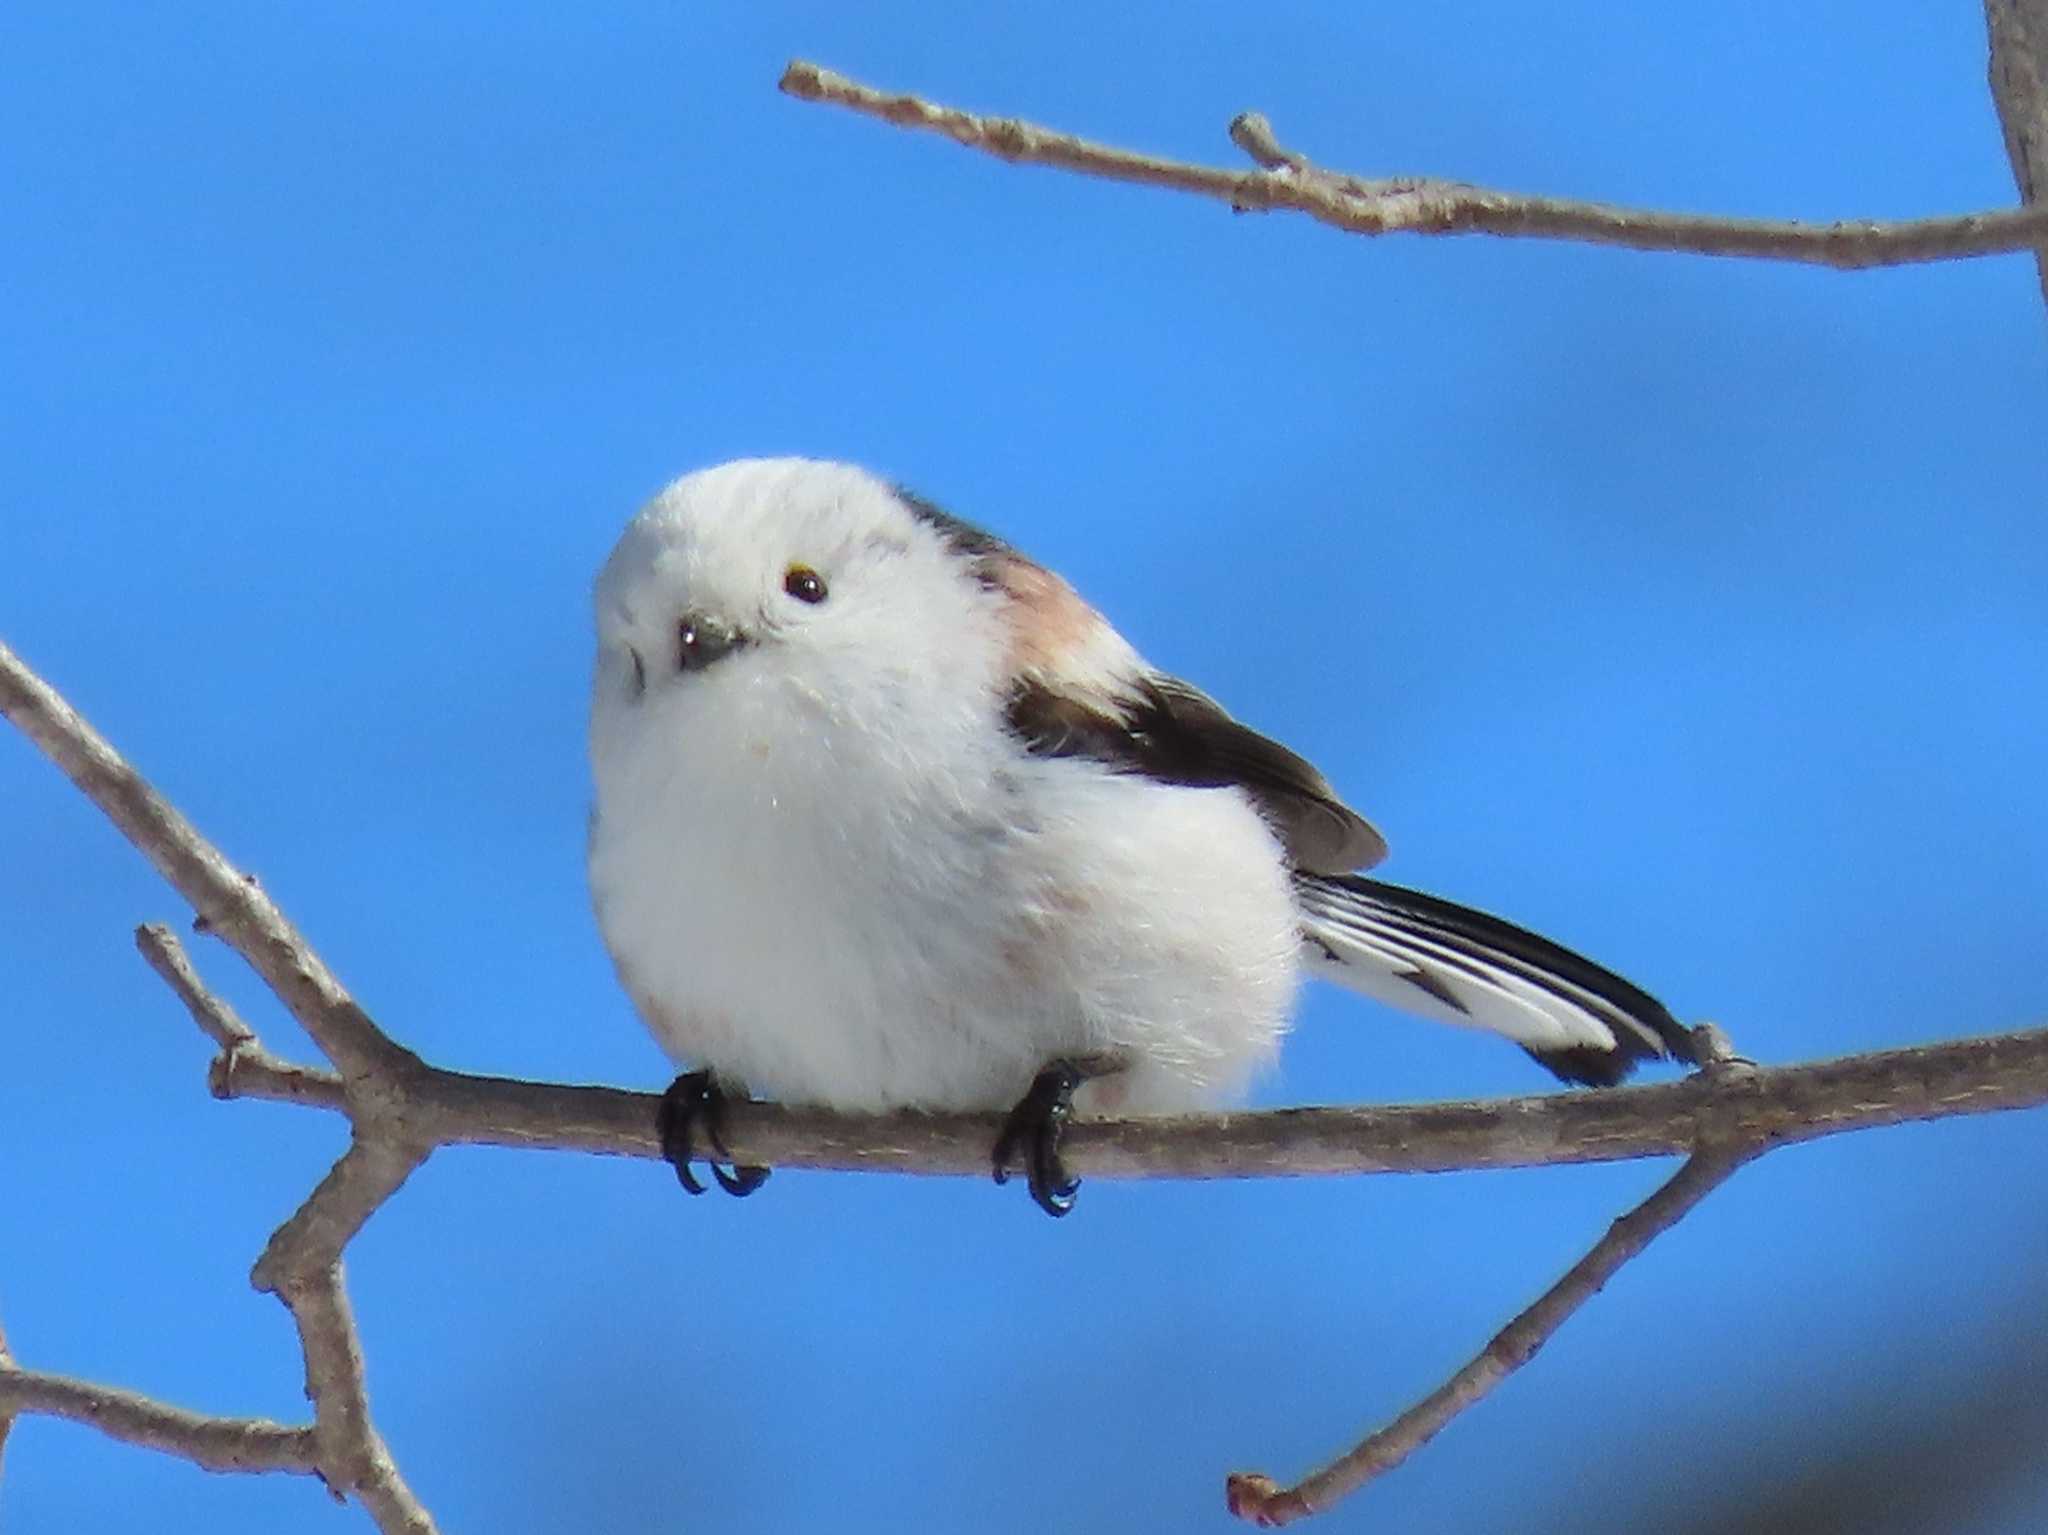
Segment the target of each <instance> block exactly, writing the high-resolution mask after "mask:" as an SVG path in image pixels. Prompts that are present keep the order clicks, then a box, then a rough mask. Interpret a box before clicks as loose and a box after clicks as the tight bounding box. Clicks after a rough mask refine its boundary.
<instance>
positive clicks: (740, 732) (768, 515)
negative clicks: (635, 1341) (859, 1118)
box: [590, 460, 1300, 1109]
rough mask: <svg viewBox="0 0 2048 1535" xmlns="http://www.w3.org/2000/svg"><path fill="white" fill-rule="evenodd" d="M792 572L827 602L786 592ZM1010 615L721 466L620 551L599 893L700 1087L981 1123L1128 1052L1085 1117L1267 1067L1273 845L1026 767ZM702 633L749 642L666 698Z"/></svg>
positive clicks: (1182, 808) (826, 507) (605, 725)
mask: <svg viewBox="0 0 2048 1535" xmlns="http://www.w3.org/2000/svg"><path fill="white" fill-rule="evenodd" d="M793 563H801V564H804V565H808V566H810V567H812V568H814V569H816V570H817V571H819V572H820V573H822V574H823V575H824V577H825V579H826V581H827V584H828V587H829V595H828V597H827V600H826V601H824V602H823V603H820V604H818V605H816V606H815V607H811V606H806V605H804V604H802V603H799V602H797V601H795V600H794V599H792V598H791V597H790V596H789V595H788V594H787V593H785V592H784V590H783V578H784V573H785V571H786V570H787V568H788V566H789V565H791V564H793ZM1001 601H1002V599H1001V597H1000V596H999V595H998V594H996V593H994V592H992V591H990V590H988V589H987V588H986V587H984V586H982V585H980V584H978V583H976V582H975V581H973V580H972V579H969V578H968V577H967V573H966V572H965V570H964V567H963V564H962V562H961V560H960V558H959V556H958V554H957V552H956V551H955V550H953V549H952V548H950V547H949V546H948V545H947V543H946V541H945V539H944V538H943V537H942V536H941V534H940V533H939V532H938V531H936V530H935V529H934V528H933V527H932V526H931V525H930V524H929V523H927V522H924V521H922V520H920V519H918V518H917V517H914V516H913V515H912V514H911V513H910V511H909V510H908V509H907V508H906V507H905V505H904V504H903V502H902V501H901V499H900V498H899V497H898V496H897V495H896V494H895V493H894V492H893V491H892V490H891V489H890V488H889V487H888V486H886V485H884V484H883V483H881V482H880V481H878V480H875V479H874V478H872V477H871V476H869V475H867V474H865V473H863V472H862V471H859V470H856V469H851V468H848V467H845V466H838V465H827V464H817V463H810V462H807V461H803V460H768V461H754V462H746V463H740V464H732V465H726V466H723V467H721V468H718V469H714V470H709V471H706V472H704V473H701V474H697V475H692V476H689V477H687V478H685V479H683V480H680V481H678V482H677V483H676V484H674V485H672V486H670V487H669V488H668V489H667V490H666V491H664V492H663V493H662V495H661V496H659V497H658V498H657V499H656V500H655V501H654V502H653V503H652V504H651V505H650V506H649V507H648V508H647V509H646V510H645V511H643V512H642V513H641V514H640V516H639V517H638V518H636V519H635V520H634V522H633V523H632V525H631V526H630V527H629V528H628V529H627V531H626V533H625V535H624V537H622V539H621V540H620V542H619V545H618V547H617V549H616V550H615V551H614V553H613V555H612V557H611V559H610V561H609V562H608V563H607V565H606V567H605V569H604V572H603V574H602V576H601V577H600V580H599V583H598V592H597V620H598V637H599V663H598V669H597V680H596V686H595V691H594V697H593V703H592V709H591V763H592V768H593V774H594V778H595V786H596V806H595V811H594V814H593V817H592V822H591V839H590V871H591V887H592V892H593V896H594V900H595V904H596V909H597V915H598V920H599V925H600V927H601V928H602V930H603V933H604V936H605V940H606V943H607V944H608V946H609V947H610V949H611V952H612V955H613V958H614V960H615V961H616V963H617V965H618V969H619V973H620V976H621V979H622V980H623V981H624V983H625V986H626V989H627V991H628V992H629V993H630V994H631V996H632V997H633V1000H634V1002H635V1003H636V1004H637V1005H638V1007H639V1009H640V1011H641V1013H642V1015H643V1016H644V1017H645V1019H646V1021H647V1023H648V1025H649V1027H650V1028H651V1029H652V1030H653V1031H654V1033H655V1035H656V1037H657V1038H658V1039H659V1040H660V1041H661V1042H662V1044H663V1045H664V1046H665V1047H666V1048H667V1049H668V1050H669V1051H670V1052H671V1053H672V1054H673V1055H674V1056H675V1057H676V1058H677V1059H678V1060H679V1061H682V1062H686V1063H689V1064H692V1065H704V1066H710V1067H712V1068H713V1069H715V1070H716V1071H718V1072H719V1073H720V1074H721V1076H723V1077H726V1078H728V1079H730V1080H733V1081H736V1082H740V1083H744V1084H745V1085H746V1086H748V1087H749V1088H751V1089H752V1090H754V1091H756V1092H760V1093H764V1094H767V1095H769V1096H773V1097H777V1098H782V1099H786V1100H790V1101H796V1102H813V1103H822V1104H830V1105H834V1106H837V1107H842V1108H860V1109H882V1108H887V1107H892V1106H896V1105H917V1106H922V1107H927V1108H958V1109H971V1108H972V1109H988V1108H999V1107H1007V1106H1008V1105H1010V1104H1011V1103H1013V1102H1015V1101H1016V1099H1017V1098H1018V1097H1019V1096H1020V1095H1021V1094H1022V1093H1023V1092H1024V1090H1025V1089H1026V1087H1028V1086H1029V1085H1030V1083H1031V1080H1032V1078H1033V1077H1034V1075H1036V1073H1037V1072H1038V1071H1040V1070H1041V1069H1042V1068H1043V1067H1044V1066H1045V1065H1046V1063H1047V1062H1048V1061H1049V1060H1050V1059H1053V1058H1055V1057H1058V1056H1063V1055H1065V1056H1072V1055H1081V1054H1102V1053H1115V1054H1118V1055H1121V1056H1122V1057H1123V1058H1125V1059H1126V1060H1127V1061H1128V1062H1129V1065H1130V1069H1129V1070H1128V1071H1127V1072H1125V1073H1123V1074H1121V1075H1119V1076H1117V1077H1114V1078H1110V1079H1106V1080H1105V1081H1103V1082H1100V1083H1091V1084H1090V1090H1092V1093H1093V1096H1094V1097H1095V1099H1096V1102H1097V1106H1101V1107H1107V1106H1111V1105H1116V1106H1121V1107H1128V1108H1138V1109H1158V1108H1171V1107H1177V1106H1183V1105H1188V1104H1193V1103H1196V1102H1200V1101H1203V1100H1205V1099H1208V1098H1211V1097H1214V1096H1216V1095H1219V1094H1222V1093H1227V1092H1229V1091H1232V1090H1235V1089H1237V1088H1239V1087H1240V1086H1242V1084H1243V1083H1244V1081H1245V1079H1246V1078H1247V1077H1248V1076H1249V1075H1250V1074H1251V1072H1253V1071H1254V1070H1255V1069H1257V1068H1258V1067H1259V1066H1260V1065H1261V1064H1263V1063H1264V1062H1266V1061H1267V1060H1269V1059H1270V1058H1271V1056H1272V1055H1273V1053H1274V1051H1275V1050H1276V1049H1277V1047H1278V1043H1279V1040H1280V1037H1281V1035H1282V1033H1283V1032H1284V1030H1285V1027H1286V1021H1287V1017H1288V1014H1289V1012H1290V1010H1291V1007H1292V1002H1293V994H1294V989H1295V984H1296V978H1297V975H1298V972H1299V954H1298V951H1299V943H1300V929H1299V918H1298V915H1297V913H1296V911H1295V908H1294V904H1293V900H1292V897H1291V894H1290V892H1289V889H1288V884H1287V876H1286V872H1285V865H1284V862H1283V859H1282V857H1281V855H1280V850H1279V847H1278V845H1277V843H1276V841H1275V839H1274V836H1273V834H1272V832H1271V831H1270V830H1269V829H1268V828H1267V826H1266V824H1265V823H1264V821H1263V820H1261V819H1260V817H1259V815H1258V814H1257V813H1256V811H1254V810H1253V809H1252V807H1251V805H1250V803H1249V801H1248V800H1247V799H1246V798H1245V797H1244V796H1243V795H1242V794H1240V793H1239V792H1237V791H1235V790H1228V789H1225V790H1217V789H1192V788H1181V787H1174V786H1169V785H1162V784H1159V783H1155V782H1153V781H1150V780H1147V779H1143V778H1137V777H1128V776H1119V775H1116V774H1113V773H1111V772H1109V771H1108V770H1107V769H1105V768H1103V767H1102V766H1101V765H1099V764H1095V763H1091V762H1088V761H1085V760H1083V759H1077V758H1040V757H1030V756H1026V755H1025V754H1024V753H1023V752H1022V751H1021V750H1020V749H1019V746H1018V743H1017V742H1016V740H1015V739H1014V737H1012V736H1011V735H1009V734H1008V732H1007V731H1006V730H1005V729H1004V728H1003V723H1002V712H1001V711H1002V705H1003V700H1004V697H1005V694H1006V689H1007V687H1008V685H1009V681H1010V679H1009V677H1008V676H1007V675H1006V674H1005V670H1004V668H1005V653H1006V643H1007V642H1006V636H1005V632H1004V628H1003V622H1002V614H1001V612H1000V610H999V607H998V604H999V603H1000V602H1001ZM686 611H697V612H712V613H716V614H717V615H718V616H720V617H721V618H723V619H725V620H727V621H729V622H731V623H733V624H736V625H738V626H739V627H740V628H741V629H743V630H745V631H746V632H748V633H749V634H750V635H753V636H755V640H754V643H752V644H750V645H748V646H746V647H744V648H742V649H741V650H738V651H735V652H734V653H732V654H730V655H728V656H727V657H725V658H724V659H721V660H719V661H717V662H715V663H714V664H712V665H711V666H710V667H708V668H706V669H704V670H702V671H699V672H692V673H688V674H679V673H678V672H677V671H676V667H675V644H676V640H675V631H676V625H677V622H678V620H679V618H680V616H681V615H682V614H683V613H684V612H686ZM1111 634H1112V638H1113V631H1112V632H1111ZM1116 643H1117V645H1119V646H1121V642H1120V641H1118V642H1116ZM1104 653H1105V652H1104V651H1103V650H1102V649H1101V648H1100V647H1097V648H1096V649H1095V650H1094V651H1093V654H1092V659H1099V658H1100V657H1101V656H1102V655H1103V654H1104ZM1121 653H1122V654H1123V655H1126V656H1130V652H1129V650H1128V647H1127V646H1123V647H1122V648H1121ZM636 657H637V664H636ZM1130 664H1133V665H1135V664H1137V663H1136V658H1135V656H1130ZM636 675H637V676H639V677H641V678H644V686H636ZM1086 1101H1087V1100H1086V1098H1085V1097H1084V1103H1085V1102H1086Z"/></svg>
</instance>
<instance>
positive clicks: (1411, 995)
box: [1294, 873, 1694, 1087]
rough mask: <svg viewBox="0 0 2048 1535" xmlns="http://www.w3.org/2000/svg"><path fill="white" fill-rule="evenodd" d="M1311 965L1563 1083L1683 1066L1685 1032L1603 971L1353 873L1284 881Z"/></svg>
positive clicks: (1689, 1051)
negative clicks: (1504, 1041)
mask: <svg viewBox="0 0 2048 1535" xmlns="http://www.w3.org/2000/svg"><path fill="white" fill-rule="evenodd" d="M1294 893H1295V899H1296V901H1297V902H1298V903H1299V905H1300V907H1301V913H1302V933H1303V936H1304V937H1306V938H1307V940H1308V942H1309V946H1310V954H1311V961H1310V963H1311V967H1312V968H1313V969H1314V970H1315V971H1316V973H1317V974H1319V975H1321V976H1323V977H1324V978H1325V979H1326V980H1330V981H1334V982H1336V983H1337V984H1338V985H1340V986H1343V987H1346V988H1347V989H1349V990H1351V991H1355V992H1358V993H1360V994H1361V995H1363V996H1368V997H1371V998H1373V999H1374V1000H1375V1001H1378V1002H1384V1003H1386V1004H1387V1005H1389V1006H1391V1007H1397V1008H1400V1009H1401V1010H1403V1011H1404V1012H1410V1013H1420V1014H1423V1015H1425V1016H1427V1017H1431V1018H1436V1019H1438V1020H1440V1021H1442V1022H1445V1023H1455V1024H1464V1025H1467V1026H1470V1027H1474V1028H1482V1029H1490V1030H1491V1031H1493V1032H1494V1033H1496V1034H1500V1035H1504V1036H1505V1037H1506V1038H1508V1039H1511V1040H1513V1041H1514V1042H1515V1043H1516V1044H1518V1045H1520V1046H1521V1047H1522V1048H1523V1049H1524V1050H1526V1051H1528V1052H1529V1054H1530V1055H1532V1056H1534V1057H1535V1058H1536V1060H1537V1061H1538V1062H1539V1063H1540V1064H1541V1065H1543V1066H1544V1067H1545V1068H1546V1069H1547V1070H1549V1071H1551V1072H1553V1073H1554V1074H1556V1075H1557V1076H1559V1077H1561V1078H1563V1079H1564V1080H1565V1081H1567V1082H1583V1083H1587V1084H1590V1085H1594V1086H1601V1087H1606V1086H1612V1085H1613V1084H1614V1083H1616V1082H1619V1081H1620V1080H1621V1079H1622V1078H1623V1077H1625V1076H1627V1075H1628V1074H1629V1072H1630V1071H1632V1070H1634V1068H1635V1066H1636V1064H1637V1063H1638V1062H1640V1061H1644V1060H1655V1059H1658V1058H1660V1057H1664V1056H1670V1057H1673V1058H1675V1059H1678V1060H1681V1061H1691V1060H1692V1059H1693V1056H1694V1049H1693V1041H1692V1033H1691V1031H1690V1030H1688V1029H1687V1028H1686V1027H1685V1026H1684V1025H1683V1024H1681V1023H1680V1022H1679V1021H1678V1020H1677V1019H1676V1018H1674V1017H1672V1016H1671V1014H1670V1012H1669V1011H1668V1010H1666V1008H1665V1007H1664V1005H1663V1004H1662V1003H1661V1002H1659V1001H1658V1000H1657V999H1656V998H1655V997H1652V996H1651V995H1650V994H1649V993H1648V992H1646V991H1644V990H1642V989H1641V988H1640V987H1637V986H1634V985H1631V984H1630V983H1629V982H1628V981H1625V980H1623V979H1622V978H1621V977H1620V976H1618V975H1616V974H1615V973H1614V972H1613V971H1611V970H1607V969H1603V968H1602V967H1601V966H1599V965H1596V964H1594V963H1593V962H1592V961H1591V960H1589V959H1586V958H1584V957H1583V956H1581V955H1578V954H1574V953H1573V952H1572V951H1571V950H1570V949H1567V948H1564V947H1562V946H1561V945H1559V944H1555V943H1552V942H1551V941H1550V940H1549V939H1547V938H1543V937H1540V936H1538V935H1537V934H1535V933H1532V932H1530V931H1528V930H1527V929H1526V928H1520V927H1516V926H1515V925H1514V924H1513V923H1511V922H1503V921H1502V920H1501V919H1500V918H1498V917H1492V916H1488V915H1487V914H1486V913H1484V912H1479V911H1473V910H1472V909H1470V908H1469V907H1464V906H1458V905H1455V904H1454V903H1452V902H1450V901H1445V900H1440V899H1438V898H1437V897H1436V896H1433V895H1424V894H1423V893H1422V892H1421V891H1419V890H1406V889H1403V888H1402V887H1400V886H1399V885H1387V884H1382V883H1381V882H1380V881H1378V880H1373V879H1366V878H1364V877H1363V876H1362V875H1357V874H1301V873H1297V874H1296V875H1295V876H1294Z"/></svg>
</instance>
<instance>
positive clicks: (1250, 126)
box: [1230, 112, 1309, 171]
mask: <svg viewBox="0 0 2048 1535" xmlns="http://www.w3.org/2000/svg"><path fill="white" fill-rule="evenodd" d="M1230 142H1231V143H1233V144H1235V145H1236V146H1237V147H1238V148H1239V149H1242V150H1243V151H1244V152H1245V153H1246V154H1248V155H1250V156H1251V157H1252V159H1254V160H1255V161H1257V162H1258V164H1259V165H1260V167H1261V168H1262V169H1265V170H1269V171H1304V170H1307V169H1308V168H1309V164H1308V157H1307V156H1306V155H1298V154H1296V153H1295V152H1294V151H1293V150H1291V149H1287V148H1285V147H1283V146H1282V144H1281V143H1280V139H1279V137H1278V135H1276V134H1275V133H1274V132H1273V125H1272V124H1271V123H1270V122H1268V121H1267V120H1266V114H1265V113H1263V112H1240V113H1238V114H1237V116H1235V117H1233V118H1232V119H1231V120H1230Z"/></svg>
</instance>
